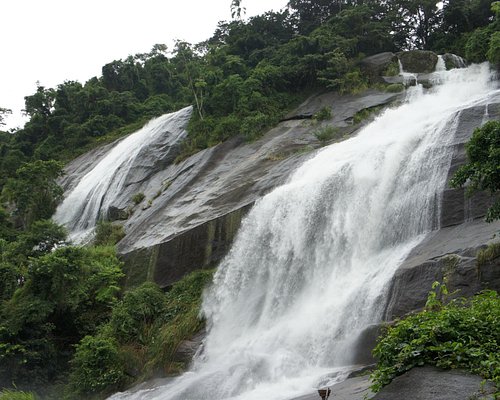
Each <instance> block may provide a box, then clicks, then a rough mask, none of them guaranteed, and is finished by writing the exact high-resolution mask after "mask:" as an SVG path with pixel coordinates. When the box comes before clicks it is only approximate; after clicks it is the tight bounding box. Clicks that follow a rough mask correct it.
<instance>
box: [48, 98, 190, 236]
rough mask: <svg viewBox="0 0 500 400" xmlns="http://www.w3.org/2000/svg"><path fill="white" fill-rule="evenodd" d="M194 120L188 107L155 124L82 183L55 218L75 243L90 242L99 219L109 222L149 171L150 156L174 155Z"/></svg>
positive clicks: (117, 148)
mask: <svg viewBox="0 0 500 400" xmlns="http://www.w3.org/2000/svg"><path fill="white" fill-rule="evenodd" d="M190 116H191V107H186V108H184V109H182V110H180V111H177V112H175V113H171V114H165V115H162V116H161V117H158V118H155V119H153V120H151V121H150V122H149V123H147V124H146V125H145V126H144V127H143V128H142V129H140V130H139V131H137V132H135V133H134V134H132V135H130V136H128V137H126V138H125V139H123V140H122V141H120V142H119V143H118V144H117V145H116V146H114V147H113V148H112V149H111V150H110V151H109V152H108V153H107V154H106V155H105V156H104V157H103V158H102V159H101V160H100V161H99V162H98V163H97V164H96V165H95V167H94V168H92V169H91V170H90V171H89V172H88V173H87V174H86V175H85V176H83V177H82V178H81V179H80V181H79V182H78V184H77V185H76V186H75V187H74V189H73V190H72V191H71V192H70V193H69V194H68V195H67V196H66V197H65V199H64V201H63V202H62V204H61V205H60V206H59V207H58V208H57V211H56V214H55V216H54V220H55V221H56V222H57V223H59V224H62V225H65V226H66V228H67V229H68V231H69V233H70V235H69V238H70V239H71V240H73V241H74V242H76V243H81V242H85V241H86V239H87V237H88V236H89V235H91V234H92V231H93V229H94V228H95V226H96V224H97V222H98V221H99V219H105V218H106V216H107V213H108V211H109V207H110V206H111V205H112V204H113V203H114V202H115V201H116V199H117V198H118V196H120V194H121V193H122V192H123V191H124V189H125V188H126V187H127V186H129V185H131V184H133V183H134V180H138V179H139V178H138V175H139V176H140V175H141V169H143V170H146V168H143V166H142V165H141V164H142V162H144V161H143V160H144V159H145V158H146V157H147V155H148V153H150V152H154V151H160V152H162V153H167V155H168V153H169V152H172V153H173V150H174V149H175V148H176V145H177V144H178V143H179V142H180V141H181V140H183V139H184V138H185V137H186V134H187V132H186V131H185V129H184V125H185V121H186V119H189V118H190ZM162 157H163V158H166V155H165V154H163V155H162ZM173 157H175V154H174V155H173ZM172 161H173V159H172ZM149 169H151V168H149Z"/></svg>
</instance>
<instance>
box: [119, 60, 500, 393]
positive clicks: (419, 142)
mask: <svg viewBox="0 0 500 400" xmlns="http://www.w3.org/2000/svg"><path fill="white" fill-rule="evenodd" d="M438 74H440V75H439V79H438V81H439V82H440V85H438V86H435V87H434V88H433V89H431V90H428V91H423V90H422V89H421V88H420V87H414V88H410V89H409V92H410V95H409V96H408V99H407V101H406V102H404V103H403V104H402V105H400V106H399V107H397V108H392V109H388V110H386V111H385V112H384V113H383V114H382V115H380V116H379V117H378V118H377V119H376V120H375V121H374V122H373V123H371V124H369V125H368V126H367V127H366V128H364V129H363V130H362V131H361V132H360V133H359V134H358V135H357V136H355V137H352V138H350V139H348V140H345V141H343V142H341V143H337V144H333V145H330V146H328V147H325V148H324V149H323V150H322V151H320V152H319V153H318V154H317V155H315V156H314V157H313V158H312V159H310V160H308V161H307V162H305V163H304V164H303V165H302V166H301V167H299V168H298V169H297V170H296V171H295V172H294V173H293V174H292V176H291V177H290V179H289V181H288V183H286V184H285V185H283V186H281V187H278V188H276V189H275V190H273V191H272V192H271V193H269V194H268V195H266V196H265V197H264V198H262V199H261V200H260V201H258V202H257V204H256V205H255V206H254V207H253V209H252V210H251V211H250V213H249V214H248V216H247V217H246V218H245V219H244V221H243V223H242V226H241V228H240V231H239V234H238V236H237V238H236V241H235V243H234V245H233V247H232V249H231V251H230V253H229V254H228V255H227V256H226V258H225V259H224V260H223V262H222V263H221V264H220V266H219V268H218V270H217V273H216V275H215V278H214V284H213V286H212V287H211V288H210V289H209V290H208V291H207V292H206V294H205V297H204V302H203V313H204V315H205V316H206V317H207V319H208V325H209V333H208V336H207V338H206V341H205V344H204V351H203V352H202V354H201V355H200V356H198V357H197V358H196V359H195V361H194V364H193V366H192V369H191V370H190V371H189V372H188V373H186V374H184V375H183V376H181V377H179V378H177V379H175V380H174V381H173V382H171V383H169V384H167V385H164V386H158V387H155V388H153V389H145V390H140V391H136V392H126V393H119V394H116V395H114V396H113V397H112V398H113V399H114V400H117V399H128V400H132V399H148V400H152V399H163V400H167V399H170V400H172V399H177V400H201V399H207V400H208V399H210V400H220V399H238V400H262V399H266V400H270V399H276V400H279V399H289V398H292V397H293V396H297V395H300V394H303V393H306V392H308V391H311V390H313V388H315V387H317V386H318V384H319V383H320V382H322V383H332V382H334V381H335V379H337V380H338V379H343V377H344V376H345V375H343V374H342V373H340V374H339V372H342V371H345V369H347V368H348V366H349V365H350V364H352V362H353V354H354V346H355V343H356V338H357V336H358V335H359V333H360V332H362V331H363V329H364V328H366V327H367V326H368V325H370V324H373V323H378V322H380V321H381V319H382V313H383V308H384V305H385V301H386V299H385V295H386V291H387V287H388V283H389V282H390V279H391V277H392V276H393V274H394V272H395V270H396V269H397V268H398V266H399V265H400V263H401V262H402V260H404V259H405V257H406V256H407V255H408V253H409V252H410V251H411V249H412V248H413V247H414V246H415V245H416V244H418V243H419V242H420V241H421V240H422V238H423V237H424V236H425V234H426V232H429V231H430V230H432V229H435V228H437V227H438V226H439V215H440V209H439V208H440V198H441V193H442V190H443V187H444V185H445V181H446V177H447V172H448V168H449V165H450V161H451V156H452V154H451V153H452V151H451V149H452V147H451V145H450V143H451V140H452V139H453V135H454V133H455V130H456V128H457V124H458V116H459V114H460V112H461V110H463V109H465V108H468V107H471V106H474V105H485V104H487V102H488V98H489V96H490V95H491V93H493V92H494V91H496V93H498V91H497V89H496V83H494V82H493V81H492V76H491V74H490V71H489V68H488V66H487V65H480V66H478V65H473V66H471V67H468V68H464V69H459V70H451V71H444V70H442V71H439V72H438Z"/></svg>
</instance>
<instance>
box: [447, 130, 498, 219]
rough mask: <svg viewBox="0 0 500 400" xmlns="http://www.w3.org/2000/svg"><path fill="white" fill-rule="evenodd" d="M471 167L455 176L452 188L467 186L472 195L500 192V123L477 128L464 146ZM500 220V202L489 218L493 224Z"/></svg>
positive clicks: (492, 207) (490, 210)
mask: <svg viewBox="0 0 500 400" xmlns="http://www.w3.org/2000/svg"><path fill="white" fill-rule="evenodd" d="M465 148H466V151H467V158H468V163H467V164H465V165H463V166H462V167H460V168H459V169H458V171H457V172H456V173H455V175H454V177H453V179H452V181H451V185H452V186H454V187H459V186H463V185H465V184H466V183H467V184H468V187H467V191H468V192H469V193H473V192H476V191H478V190H488V191H489V192H490V193H491V194H493V193H496V192H498V191H499V190H500V121H490V122H487V123H486V124H484V125H483V126H482V127H481V128H477V129H476V130H475V131H474V133H473V135H472V137H471V139H470V140H469V142H468V143H467V144H466V146H465ZM498 218H500V200H497V201H496V202H495V203H494V204H493V205H492V206H491V207H490V208H489V209H488V212H487V214H486V220H487V221H489V222H491V221H493V220H495V219H498Z"/></svg>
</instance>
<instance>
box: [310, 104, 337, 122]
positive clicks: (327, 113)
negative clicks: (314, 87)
mask: <svg viewBox="0 0 500 400" xmlns="http://www.w3.org/2000/svg"><path fill="white" fill-rule="evenodd" d="M330 118H332V110H331V109H330V107H326V106H325V107H323V108H322V109H321V110H319V111H318V112H317V113H316V114H314V115H313V117H312V119H313V120H314V121H325V120H327V119H330Z"/></svg>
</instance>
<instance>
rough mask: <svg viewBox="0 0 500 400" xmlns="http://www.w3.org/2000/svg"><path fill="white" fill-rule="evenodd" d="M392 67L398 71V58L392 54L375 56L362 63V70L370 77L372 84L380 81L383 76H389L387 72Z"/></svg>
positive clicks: (365, 59)
mask: <svg viewBox="0 0 500 400" xmlns="http://www.w3.org/2000/svg"><path fill="white" fill-rule="evenodd" d="M391 65H392V66H394V68H395V70H396V71H397V69H398V58H397V57H396V55H395V54H394V53H391V52H386V53H379V54H375V55H373V56H370V57H366V58H364V59H363V60H361V62H360V67H361V70H362V71H363V72H364V73H365V74H366V75H368V77H369V78H370V80H371V81H372V82H377V81H380V79H381V78H380V77H381V76H382V75H387V70H388V69H389V67H390V66H391ZM389 75H393V74H389Z"/></svg>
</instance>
